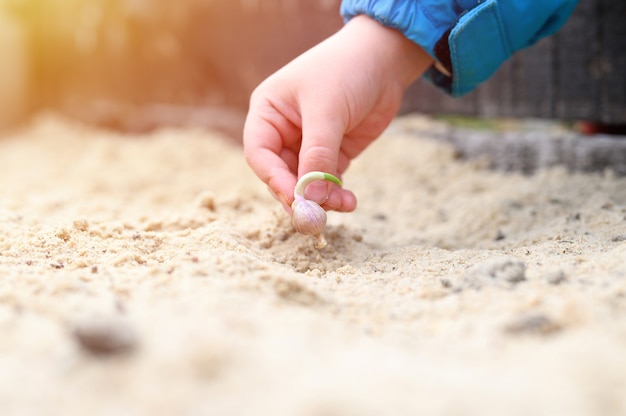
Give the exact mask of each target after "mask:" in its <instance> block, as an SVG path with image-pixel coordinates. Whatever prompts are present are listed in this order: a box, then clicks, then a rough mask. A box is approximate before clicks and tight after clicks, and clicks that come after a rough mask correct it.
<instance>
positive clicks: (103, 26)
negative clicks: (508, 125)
mask: <svg viewBox="0 0 626 416" xmlns="http://www.w3.org/2000/svg"><path fill="white" fill-rule="evenodd" d="M5 1H8V0H5ZM11 3H12V8H11V13H12V15H14V16H17V19H18V20H19V21H20V22H21V23H22V24H23V26H24V27H25V30H26V34H27V40H28V45H29V46H28V47H29V50H30V53H31V55H32V57H33V58H32V60H31V62H32V66H33V68H32V69H33V70H32V72H31V74H32V79H31V83H32V88H30V91H31V94H30V102H31V103H32V106H31V108H32V109H33V110H36V109H38V108H42V107H53V108H57V109H62V110H63V111H66V112H69V113H71V114H74V115H75V116H77V117H82V118H89V119H91V121H96V122H99V121H100V122H104V123H110V124H116V123H117V124H119V125H120V127H121V128H124V127H125V126H126V127H127V126H128V125H129V119H133V118H135V119H136V118H137V113H136V112H133V111H134V110H133V109H137V108H141V107H144V106H150V105H158V106H160V107H158V108H165V109H167V108H173V106H179V107H183V108H193V107H195V108H202V107H222V108H224V107H226V108H234V109H238V110H240V111H242V112H244V111H245V109H246V105H247V101H248V97H249V94H250V92H251V91H252V89H253V88H254V86H255V85H257V84H258V83H259V82H260V81H262V80H263V79H264V78H265V77H266V76H268V75H269V74H271V73H272V72H273V71H275V70H276V69H278V68H279V67H280V66H282V65H283V64H285V63H286V62H288V61H289V60H290V59H292V58H293V57H295V56H296V55H297V54H299V53H301V52H303V51H304V50H306V49H307V48H309V47H311V46H313V45H314V44H315V43H317V42H319V41H321V40H322V39H324V38H326V37H327V36H329V35H330V34H332V33H333V32H335V31H336V30H338V29H339V28H340V27H341V25H342V21H341V18H340V17H339V15H338V8H339V3H340V1H339V0H317V1H298V0H239V1H235V0H185V1H182V0H181V1H179V2H171V1H166V0H134V1H132V2H131V1H128V0H20V1H13V2H11ZM624 51H626V1H624V0H581V1H580V3H579V5H578V8H577V9H576V11H575V12H574V15H573V16H572V17H571V19H570V20H569V21H568V23H567V24H566V26H565V27H564V28H563V29H562V30H561V31H560V32H559V33H558V34H557V35H556V36H553V37H551V38H549V39H545V40H543V41H542V42H540V43H539V44H537V45H535V46H534V47H532V48H530V49H528V50H525V51H523V52H521V53H518V54H517V55H515V56H514V57H513V58H512V59H511V60H510V61H509V62H507V63H506V64H505V65H503V66H502V68H501V69H500V70H499V71H498V72H497V73H496V74H495V75H494V77H493V78H492V79H491V80H489V81H488V82H486V83H485V84H483V85H482V86H481V87H479V88H478V89H477V90H476V91H474V92H472V93H471V94H469V95H468V96H466V97H463V98H460V99H451V98H449V97H447V96H446V95H444V94H443V93H441V92H440V91H438V90H436V89H435V88H434V87H432V86H431V85H428V84H426V83H424V82H422V81H418V82H417V83H416V84H415V85H413V86H412V87H411V88H410V90H409V91H408V93H407V95H406V99H405V102H404V106H403V108H402V111H403V112H412V111H418V112H424V113H460V114H466V115H481V116H518V117H542V118H558V119H567V120H580V119H585V120H593V121H602V122H606V123H626V53H624ZM168 106H170V107H168ZM179 113H180V112H179ZM183 113H184V112H183ZM155 114H156V115H153V117H157V118H158V117H159V116H158V112H157V113H155ZM181 114H182V113H181ZM151 117H152V116H151ZM220 117H221V116H220ZM125 118H126V120H124V119H125ZM170 121H171V120H170ZM151 123H156V124H158V123H159V120H152V122H151ZM131 124H132V123H131ZM148 124H149V123H148Z"/></svg>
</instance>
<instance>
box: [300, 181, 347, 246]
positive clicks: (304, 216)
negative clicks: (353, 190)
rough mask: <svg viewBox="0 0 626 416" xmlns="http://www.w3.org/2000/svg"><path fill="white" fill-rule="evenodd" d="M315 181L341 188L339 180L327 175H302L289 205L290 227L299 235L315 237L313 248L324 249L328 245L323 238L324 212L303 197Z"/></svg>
mask: <svg viewBox="0 0 626 416" xmlns="http://www.w3.org/2000/svg"><path fill="white" fill-rule="evenodd" d="M317 180H325V181H330V182H333V183H336V184H337V185H340V186H341V180H339V178H337V177H336V176H333V175H331V174H329V173H324V172H317V171H314V172H309V173H307V174H305V175H303V176H302V177H301V178H300V179H299V180H298V183H297V184H296V187H295V189H294V195H293V196H294V200H293V203H292V204H291V211H292V214H291V225H293V228H294V229H295V230H296V231H297V232H299V233H301V234H305V235H312V236H315V237H316V238H317V244H315V247H316V248H324V247H326V245H327V244H328V243H327V242H326V239H325V238H324V228H325V227H326V211H325V210H324V208H322V207H321V206H320V205H319V204H318V203H317V202H315V201H311V200H308V199H306V198H305V197H304V189H305V188H306V186H307V185H308V184H309V183H311V182H313V181H317Z"/></svg>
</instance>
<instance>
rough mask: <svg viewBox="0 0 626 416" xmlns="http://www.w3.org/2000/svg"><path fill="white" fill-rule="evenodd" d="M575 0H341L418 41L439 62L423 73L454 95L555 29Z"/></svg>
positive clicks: (345, 7)
mask: <svg viewBox="0 0 626 416" xmlns="http://www.w3.org/2000/svg"><path fill="white" fill-rule="evenodd" d="M577 2H578V0H343V1H342V3H341V14H342V16H343V18H344V20H345V21H348V20H350V19H351V18H352V17H354V16H357V15H360V14H365V15H368V16H370V17H372V18H373V19H376V20H377V21H379V22H380V23H381V24H383V25H385V26H388V27H391V28H394V29H397V30H399V31H400V32H402V33H403V34H404V36H406V37H407V38H408V39H410V40H412V41H413V42H415V43H417V44H418V45H420V46H421V47H422V48H423V49H424V50H425V51H426V52H427V53H428V54H430V56H432V57H433V59H435V61H436V62H437V63H438V65H434V66H433V67H432V68H430V69H429V70H428V71H427V72H426V73H425V74H424V77H425V78H427V79H428V80H429V81H431V82H433V83H434V84H435V85H437V86H438V87H440V88H442V89H443V90H444V91H446V92H447V93H449V94H450V95H452V96H455V97H456V96H461V95H464V94H466V93H468V92H470V91H472V90H473V89H475V88H476V87H477V86H478V85H479V84H480V83H482V82H484V81H486V80H487V79H488V78H489V77H491V75H493V73H494V72H496V70H497V69H498V68H499V67H500V65H501V64H502V63H503V62H504V61H506V60H507V59H508V58H509V57H511V55H512V54H513V53H514V52H516V51H518V50H520V49H523V48H526V47H528V46H531V45H533V44H534V43H535V42H537V41H538V40H539V39H541V38H543V37H546V36H549V35H551V34H553V33H555V32H556V31H557V30H559V29H560V28H561V26H562V25H563V24H564V23H565V21H566V20H567V19H568V17H569V16H570V14H571V13H572V11H573V10H574V7H575V6H576V4H577Z"/></svg>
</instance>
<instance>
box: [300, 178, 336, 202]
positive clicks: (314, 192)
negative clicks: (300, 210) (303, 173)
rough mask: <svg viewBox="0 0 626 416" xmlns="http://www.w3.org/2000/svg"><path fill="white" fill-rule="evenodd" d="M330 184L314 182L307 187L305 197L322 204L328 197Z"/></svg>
mask: <svg viewBox="0 0 626 416" xmlns="http://www.w3.org/2000/svg"><path fill="white" fill-rule="evenodd" d="M329 190H330V188H329V186H328V184H326V183H324V182H319V181H318V182H313V183H312V184H310V185H309V186H307V187H306V189H305V191H304V197H305V198H306V199H310V200H311V201H315V202H317V203H318V204H320V205H322V204H323V203H324V202H326V200H327V199H328V193H329Z"/></svg>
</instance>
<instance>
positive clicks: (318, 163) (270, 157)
mask: <svg viewBox="0 0 626 416" xmlns="http://www.w3.org/2000/svg"><path fill="white" fill-rule="evenodd" d="M431 63H432V60H431V58H430V57H429V56H428V55H427V54H426V53H425V52H424V51H423V50H422V49H421V48H420V47H419V46H417V45H416V44H414V43H413V42H411V41H409V40H408V39H406V38H405V37H404V36H403V35H402V34H401V33H400V32H398V31H396V30H392V29H388V28H385V27H384V26H382V25H380V24H379V23H378V22H376V21H374V20H372V19H370V18H368V17H366V16H358V17H355V18H353V19H352V20H351V21H350V22H348V23H347V24H346V25H345V26H344V27H343V28H342V29H341V30H340V31H339V32H337V33H336V34H335V35H333V36H331V37H330V38H328V39H327V40H325V41H324V42H322V43H320V44H319V45H317V46H315V47H314V48H312V49H310V50H309V51H307V52H305V53H304V54H303V55H301V56H299V57H298V58H296V59H295V60H293V61H292V62H291V63H289V64H287V65H286V66H285V67H283V68H282V69H280V70H279V71H278V72H276V73H275V74H273V75H272V76H270V77H269V78H268V79H266V80H265V81H264V82H263V83H262V84H261V85H259V87H257V89H256V90H255V91H254V93H253V94H252V97H251V100H250V109H249V112H248V117H247V119H246V124H245V128H244V149H245V155H246V160H247V161H248V163H249V165H250V166H251V167H252V169H253V170H254V172H255V173H256V174H257V176H259V178H261V180H262V181H263V182H265V183H266V184H267V185H268V187H269V189H270V191H271V192H272V193H273V194H274V195H275V196H276V197H277V198H278V200H279V201H280V202H281V203H283V205H284V207H285V209H286V210H287V211H288V212H289V211H290V208H289V206H290V205H291V202H292V201H293V190H294V186H295V184H296V181H297V178H298V177H299V176H302V175H303V174H305V173H307V172H310V171H313V170H317V171H323V172H328V173H331V174H334V175H337V176H340V175H341V174H342V173H343V172H344V171H345V170H346V169H347V168H348V165H349V164H350V161H351V160H352V159H353V158H355V157H356V156H357V155H358V154H359V153H361V152H362V151H363V150H364V149H365V148H366V147H367V146H368V145H369V144H370V143H371V142H372V141H374V140H375V139H376V138H377V137H378V136H379V135H380V134H381V133H382V132H383V130H384V129H385V128H386V127H387V126H388V125H389V123H390V122H391V120H392V119H393V117H394V116H395V115H396V113H397V111H398V109H399V106H400V104H401V101H402V95H403V93H404V90H405V89H406V87H407V86H408V85H409V84H410V83H411V82H413V81H414V80H415V79H417V78H418V77H419V76H420V75H421V74H422V73H423V72H424V71H425V70H426V69H427V68H428V66H429V65H430V64H431ZM306 196H307V198H308V199H313V200H315V201H316V202H318V203H320V204H321V205H322V206H323V207H324V208H325V209H328V210H337V211H346V212H347V211H353V210H354V209H355V208H356V198H355V196H354V194H353V193H352V192H350V191H348V190H346V189H342V188H339V187H337V186H332V187H329V185H328V184H327V183H325V182H316V183H313V184H311V185H310V186H309V187H308V188H307V195H306Z"/></svg>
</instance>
